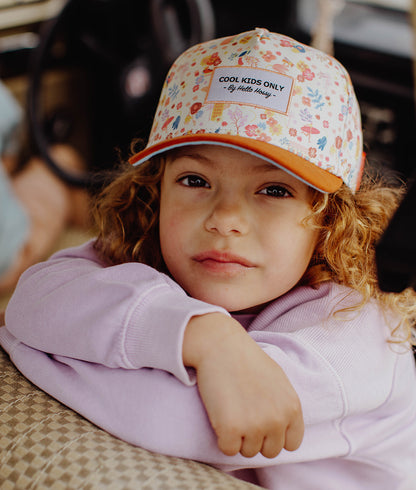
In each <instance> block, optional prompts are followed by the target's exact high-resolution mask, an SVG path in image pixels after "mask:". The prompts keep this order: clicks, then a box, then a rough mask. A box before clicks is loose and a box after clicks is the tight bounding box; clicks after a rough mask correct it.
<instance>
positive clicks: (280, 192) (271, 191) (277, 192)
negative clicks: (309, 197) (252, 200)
mask: <svg viewBox="0 0 416 490" xmlns="http://www.w3.org/2000/svg"><path fill="white" fill-rule="evenodd" d="M259 194H265V195H267V196H270V197H291V196H292V194H291V193H290V192H289V191H288V190H287V189H286V188H285V187H283V186H281V185H268V186H267V187H265V188H264V189H262V190H261V191H260V192H259Z"/></svg>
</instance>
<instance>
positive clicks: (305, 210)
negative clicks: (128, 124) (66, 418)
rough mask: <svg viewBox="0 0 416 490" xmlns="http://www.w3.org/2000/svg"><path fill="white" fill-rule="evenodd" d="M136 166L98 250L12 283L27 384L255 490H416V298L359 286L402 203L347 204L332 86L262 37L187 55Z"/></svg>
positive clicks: (344, 156)
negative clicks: (415, 337) (414, 335)
mask: <svg viewBox="0 0 416 490" xmlns="http://www.w3.org/2000/svg"><path fill="white" fill-rule="evenodd" d="M131 163H132V164H133V166H130V167H129V168H126V167H123V168H122V169H121V171H120V175H118V177H117V178H115V179H114V181H113V182H112V183H110V185H109V186H108V187H107V188H106V189H105V190H104V192H103V194H102V196H101V198H100V200H99V201H98V204H97V217H98V219H97V221H98V226H99V229H100V232H99V236H98V238H97V239H96V240H95V241H91V242H89V243H87V244H85V245H83V246H81V247H78V248H73V249H69V250H65V251H61V252H59V253H57V254H56V255H54V256H53V257H52V258H51V259H50V260H48V261H46V262H45V263H42V264H38V265H35V266H33V267H32V268H31V269H29V270H28V271H27V272H25V273H24V274H23V276H22V278H21V280H20V282H19V284H18V286H17V289H16V291H15V294H14V296H13V297H12V299H11V301H10V303H9V306H8V309H7V311H6V326H5V327H3V328H1V329H0V340H1V343H2V345H3V347H4V348H5V349H6V350H7V351H8V352H9V354H10V356H11V358H12V360H13V361H14V363H15V364H16V366H17V367H18V368H19V369H20V370H21V371H22V373H23V374H24V375H26V376H27V377H28V378H29V379H30V380H32V381H33V382H34V383H35V384H37V385H38V386H40V387H41V388H43V389H44V390H46V391H47V392H48V393H50V394H51V395H53V396H54V397H56V398H57V399H59V400H61V401H62V402H63V403H65V404H67V405H68V406H70V407H72V408H73V409H74V410H76V411H78V412H79V413H81V414H83V415H84V416H85V417H86V418H88V419H90V420H91V421H93V422H94V423H95V424H97V425H98V426H100V427H102V428H103V429H105V430H107V431H109V432H110V433H112V434H114V435H116V436H117V437H119V438H121V439H124V440H126V441H128V442H130V443H132V444H135V445H140V446H142V447H144V448H147V449H149V450H152V451H158V452H163V453H165V454H169V455H175V456H179V457H185V458H191V459H195V460H198V461H203V462H206V463H208V464H212V465H215V466H217V467H218V468H221V469H223V470H224V471H227V472H231V473H233V474H234V475H236V476H239V477H240V478H243V479H246V480H248V481H252V482H257V483H259V484H260V485H262V486H264V487H267V488H273V489H285V490H290V489H314V488H319V489H320V490H329V489H333V488H342V489H343V490H356V489H357V488H365V489H366V490H372V489H373V490H376V489H377V490H381V489H385V490H387V489H388V490H392V489H398V488H405V486H406V485H407V486H410V488H412V487H411V485H412V484H414V483H415V480H412V472H413V471H414V467H415V463H416V373H415V363H414V359H413V356H412V352H411V348H410V345H409V340H410V337H411V327H410V325H411V322H412V321H413V319H414V315H415V304H416V302H415V301H414V300H415V295H414V294H413V292H412V291H405V292H404V293H403V294H401V295H388V294H382V293H381V292H380V291H379V290H378V289H377V282H376V276H375V270H374V245H375V242H376V241H377V240H378V238H379V237H380V235H381V234H382V232H383V230H384V228H385V227H386V225H387V223H388V221H389V219H390V217H391V215H392V212H393V210H394V209H395V207H396V206H397V203H398V202H399V199H400V190H398V189H395V188H389V187H388V186H386V185H383V184H382V183H376V182H375V181H374V180H372V179H370V178H367V177H366V178H365V180H364V181H363V183H362V185H361V188H360V189H359V190H358V187H359V183H360V178H361V174H362V133H361V125H360V114H359V108H358V104H357V101H356V98H355V95H354V92H353V88H352V86H351V82H350V79H349V77H348V74H347V73H346V71H345V69H344V68H343V67H342V66H341V65H340V64H339V63H338V62H337V61H336V60H334V59H333V58H331V57H329V56H327V55H325V54H324V53H322V52H319V51H316V50H314V49H312V48H310V47H307V46H304V45H302V44H299V43H297V42H296V41H294V40H292V39H290V38H288V37H286V36H282V35H279V34H274V33H270V32H268V31H267V30H265V29H256V30H254V31H251V32H246V33H242V34H239V35H236V36H231V37H227V38H224V39H219V40H214V41H210V42H207V43H204V44H201V45H198V46H195V47H193V48H191V49H189V50H188V51H186V52H185V53H184V54H183V55H181V56H180V57H179V58H178V60H177V61H176V62H175V63H174V65H173V66H172V68H171V70H170V72H169V74H168V76H167V79H166V83H165V85H164V88H163V91H162V95H161V99H160V102H159V106H158V109H157V111H156V115H155V119H154V124H153V128H152V132H151V135H150V140H149V143H148V146H147V148H145V149H144V150H143V151H141V152H139V153H138V154H136V155H134V156H133V157H132V159H131ZM299 402H300V403H299ZM302 413H303V418H302ZM304 428H305V430H304ZM303 435H304V436H303ZM302 437H303V440H302Z"/></svg>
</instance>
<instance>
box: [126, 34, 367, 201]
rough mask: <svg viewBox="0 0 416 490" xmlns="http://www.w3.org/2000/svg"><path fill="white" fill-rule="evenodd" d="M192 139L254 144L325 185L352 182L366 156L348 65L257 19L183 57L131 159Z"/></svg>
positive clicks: (260, 152)
mask: <svg viewBox="0 0 416 490" xmlns="http://www.w3.org/2000/svg"><path fill="white" fill-rule="evenodd" d="M192 144H217V145H224V146H227V147H232V148H237V149H239V150H242V151H247V152H250V153H252V154H254V155H256V156H258V157H261V158H263V159H265V160H267V161H269V162H271V163H273V164H275V165H277V166H279V167H281V168H283V169H284V170H286V171H288V172H290V173H291V174H293V175H295V176H296V177H298V178H299V179H301V180H303V181H304V182H306V183H307V184H308V185H311V186H312V187H314V188H316V189H318V190H320V191H322V192H334V191H336V190H337V189H338V188H339V187H340V186H341V184H342V182H344V183H345V184H346V185H347V186H349V187H350V188H351V189H352V190H353V191H355V190H357V189H358V187H359V183H360V178H361V174H362V167H363V161H364V158H363V151H362V129H361V118H360V109H359V106H358V102H357V99H356V96H355V94H354V89H353V87H352V84H351V80H350V77H349V75H348V73H347V71H346V70H345V68H344V67H343V66H342V65H341V64H340V63H339V62H338V61H336V60H335V59H334V58H332V57H331V56H328V55H327V54H325V53H323V52H321V51H318V50H316V49H314V48H311V47H309V46H306V45H304V44H300V43H298V42H297V41H295V40H293V39H292V38H290V37H287V36H284V35H281V34H275V33H272V32H269V31H268V30H267V29H260V28H257V29H255V30H254V31H249V32H244V33H242V34H238V35H235V36H230V37H225V38H221V39H216V40H213V41H208V42H205V43H202V44H198V45H196V46H193V47H192V48H190V49H188V50H187V51H185V52H184V53H183V54H182V55H180V56H179V58H178V59H177V60H176V61H175V62H174V64H173V65H172V67H171V69H170V71H169V73H168V75H167V77H166V80H165V83H164V86H163V89H162V93H161V97H160V100H159V105H158V107H157V109H156V114H155V117H154V122H153V127H152V130H151V133H150V137H149V142H148V145H147V147H146V148H145V149H144V150H142V151H141V152H139V153H137V154H136V155H134V156H133V157H132V158H131V159H130V162H131V163H132V164H133V165H139V164H140V163H143V162H144V161H146V160H148V159H149V158H151V157H152V156H155V155H157V154H160V153H162V152H165V151H167V150H169V149H172V148H176V147H180V146H186V145H192Z"/></svg>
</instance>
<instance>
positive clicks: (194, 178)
mask: <svg viewBox="0 0 416 490" xmlns="http://www.w3.org/2000/svg"><path fill="white" fill-rule="evenodd" d="M179 180H180V182H181V183H182V184H183V185H185V186H186V187H209V184H208V182H207V181H206V180H205V179H203V178H202V177H200V176H199V175H187V176H186V177H182V178H181V179H179Z"/></svg>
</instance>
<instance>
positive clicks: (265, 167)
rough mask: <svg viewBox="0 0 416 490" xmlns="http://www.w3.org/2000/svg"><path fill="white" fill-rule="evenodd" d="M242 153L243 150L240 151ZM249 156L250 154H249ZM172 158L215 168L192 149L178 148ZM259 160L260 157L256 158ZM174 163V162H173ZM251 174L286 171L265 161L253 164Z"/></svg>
mask: <svg viewBox="0 0 416 490" xmlns="http://www.w3.org/2000/svg"><path fill="white" fill-rule="evenodd" d="M240 151H242V152H243V153H244V151H243V150H240ZM249 154H250V153H249ZM253 156H255V155H253ZM173 157H174V159H175V157H189V158H193V159H195V160H198V161H199V162H201V163H202V164H205V165H213V166H216V161H215V160H213V159H211V158H208V157H206V156H205V155H202V154H201V153H199V152H198V151H196V150H195V151H193V149H192V148H179V149H178V150H177V151H175V152H174V153H173ZM257 158H259V160H261V157H257ZM173 161H174V160H173ZM252 169H253V172H259V171H260V172H273V171H276V170H277V171H280V172H286V170H285V169H284V168H282V167H278V166H277V165H274V164H273V163H271V162H267V161H266V160H263V161H262V162H261V163H258V164H255V165H254V166H253V167H252Z"/></svg>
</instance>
